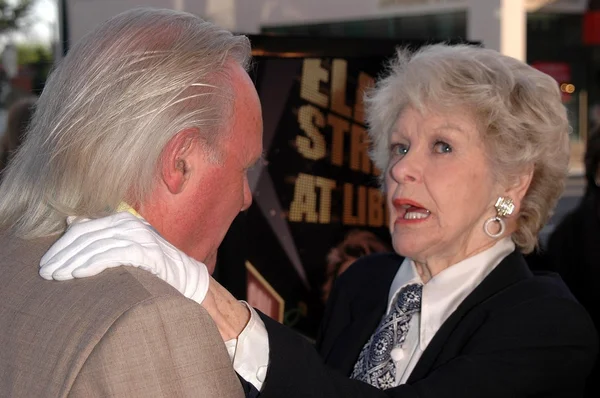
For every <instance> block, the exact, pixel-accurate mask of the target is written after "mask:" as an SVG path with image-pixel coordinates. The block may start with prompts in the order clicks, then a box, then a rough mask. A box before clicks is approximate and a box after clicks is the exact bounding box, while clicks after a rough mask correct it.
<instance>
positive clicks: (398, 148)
mask: <svg viewBox="0 0 600 398" xmlns="http://www.w3.org/2000/svg"><path fill="white" fill-rule="evenodd" d="M407 153H408V145H405V144H393V145H392V156H404V155H406V154H407Z"/></svg>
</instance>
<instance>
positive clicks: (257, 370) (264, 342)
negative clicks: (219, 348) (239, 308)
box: [225, 301, 269, 391]
mask: <svg viewBox="0 0 600 398" xmlns="http://www.w3.org/2000/svg"><path fill="white" fill-rule="evenodd" d="M242 303H244V304H246V306H247V307H248V309H249V310H250V320H249V321H248V324H247V325H246V327H245V328H244V330H242V333H240V335H239V336H238V338H237V339H233V340H228V341H226V342H225V347H227V352H228V353H229V358H230V359H231V360H232V363H233V369H235V371H236V372H237V373H238V374H239V375H240V376H241V377H242V378H243V379H244V380H246V381H247V382H249V383H251V384H252V385H253V386H254V387H256V389H257V390H258V391H260V389H261V388H262V385H263V382H264V381H265V377H266V376H267V369H268V367H269V335H268V333H267V329H266V328H265V324H264V323H263V321H262V319H260V316H258V314H257V313H256V311H255V310H254V308H252V307H250V305H248V303H246V302H245V301H242Z"/></svg>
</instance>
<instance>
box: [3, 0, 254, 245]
mask: <svg viewBox="0 0 600 398" xmlns="http://www.w3.org/2000/svg"><path fill="white" fill-rule="evenodd" d="M249 57H250V46H249V42H248V39H247V38H245V37H243V36H234V35H232V34H231V33H230V32H228V31H226V30H223V29H220V28H219V27H217V26H215V25H213V24H212V23H209V22H205V21H203V20H201V19H200V18H198V17H196V16H194V15H191V14H187V13H182V12H176V11H172V10H156V9H135V10H131V11H128V12H125V13H123V14H120V15H118V16H116V17H114V18H112V19H110V20H108V21H107V22H105V23H104V24H102V25H101V26H99V27H98V28H96V29H95V30H94V31H92V32H91V33H89V34H88V35H87V36H85V37H84V38H83V39H82V40H81V41H80V42H79V43H77V44H76V45H75V46H73V47H72V49H71V50H70V52H69V53H68V54H67V56H66V57H65V58H64V59H63V60H62V62H61V63H60V64H59V65H58V67H57V68H56V69H55V70H54V71H53V72H52V73H51V75H50V77H49V79H48V81H47V83H46V86H45V89H44V92H43V93H42V95H41V97H40V99H39V102H38V104H37V109H36V112H35V114H34V117H33V120H32V123H31V126H30V128H29V130H28V133H27V137H26V140H25V142H24V143H23V146H22V149H21V150H20V152H19V153H18V154H17V156H15V158H14V159H13V162H12V164H11V166H10V167H9V168H8V170H7V172H6V175H5V179H4V182H3V183H2V186H1V187H0V229H2V230H5V229H10V230H12V231H13V233H15V234H16V235H18V236H21V237H25V238H35V237H40V236H45V235H50V234H54V233H58V232H61V231H62V230H64V228H65V218H66V216H69V215H78V216H86V217H97V216H102V215H103V214H106V213H109V212H112V211H114V210H115V209H116V207H117V206H118V205H119V203H120V202H121V201H128V202H130V203H140V202H142V201H143V200H144V198H145V197H146V196H147V195H148V193H149V191H150V190H151V189H152V186H153V183H154V181H155V179H156V170H157V164H158V161H159V158H160V155H161V151H162V150H163V148H164V147H165V145H166V144H167V142H168V141H169V140H170V139H171V138H172V137H173V136H175V135H176V134H177V133H178V132H180V131H182V130H184V129H189V128H194V129H197V130H198V134H199V135H200V139H201V141H202V142H204V143H205V145H206V147H207V150H208V151H210V150H211V148H212V149H214V150H215V153H216V149H215V145H216V143H217V142H218V141H219V138H220V136H221V135H223V134H226V131H224V129H222V128H220V126H222V125H223V122H224V120H226V119H227V118H228V117H229V114H230V113H231V112H232V101H233V100H232V98H233V91H232V90H233V89H232V87H231V86H230V85H229V84H228V74H229V71H230V67H228V64H229V62H230V61H233V62H237V63H239V64H240V65H242V66H243V67H244V68H245V67H246V66H247V64H248V62H249ZM216 157H218V156H217V155H216V154H215V158H216Z"/></svg>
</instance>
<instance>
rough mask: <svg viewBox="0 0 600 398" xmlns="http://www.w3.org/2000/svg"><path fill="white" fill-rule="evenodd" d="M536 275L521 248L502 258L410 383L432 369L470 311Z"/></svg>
mask: <svg viewBox="0 0 600 398" xmlns="http://www.w3.org/2000/svg"><path fill="white" fill-rule="evenodd" d="M532 275H533V274H532V273H531V271H530V270H529V268H528V266H527V263H526V262H525V259H524V258H523V256H522V255H521V254H520V253H519V252H517V251H514V252H512V253H511V254H509V255H508V256H507V257H506V258H505V259H504V260H502V261H501V262H500V264H498V266H497V267H496V268H495V269H494V270H493V271H492V272H491V273H490V274H489V275H488V276H487V277H486V278H485V279H484V280H483V281H482V282H481V283H480V284H479V286H477V287H476V288H475V290H474V291H473V292H472V293H471V294H470V295H468V296H467V298H465V300H464V301H463V302H462V303H461V304H460V305H459V306H458V308H457V309H456V310H455V311H454V312H453V313H452V315H450V317H449V318H448V319H447V320H446V322H444V324H443V325H442V326H441V327H440V329H439V330H438V332H437V333H436V334H435V336H434V337H433V339H432V340H431V342H430V343H429V345H428V346H427V348H426V349H425V351H424V352H423V355H422V356H421V358H420V359H419V361H418V362H417V365H416V366H415V368H414V370H413V371H412V373H411V375H410V377H409V378H408V380H407V383H409V384H410V383H413V382H415V381H417V380H420V379H422V378H424V377H425V376H426V375H427V374H428V373H429V372H430V371H431V368H432V367H433V366H434V364H435V361H436V360H437V358H438V357H439V355H440V353H441V352H442V349H443V348H444V345H445V343H446V341H447V340H448V338H449V337H450V336H451V334H452V332H453V331H454V330H455V329H456V327H457V325H458V324H459V323H460V321H461V320H462V319H463V318H464V317H465V315H466V314H467V313H468V312H469V311H471V310H472V309H473V308H474V307H476V306H478V305H479V304H481V303H482V302H484V301H485V300H487V299H489V298H490V297H492V296H494V295H495V294H497V293H498V292H500V291H502V290H504V289H506V288H507V287H508V286H510V285H512V284H514V283H516V282H518V281H520V280H523V279H526V278H530V277H531V276H532Z"/></svg>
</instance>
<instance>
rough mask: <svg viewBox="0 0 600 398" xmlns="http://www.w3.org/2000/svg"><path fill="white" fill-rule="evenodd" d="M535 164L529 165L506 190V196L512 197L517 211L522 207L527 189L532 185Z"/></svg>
mask: <svg viewBox="0 0 600 398" xmlns="http://www.w3.org/2000/svg"><path fill="white" fill-rule="evenodd" d="M533 171H534V167H533V165H530V166H528V167H527V168H526V169H525V170H524V171H523V173H521V175H519V176H518V177H517V178H516V180H514V181H513V184H512V185H510V186H509V187H508V189H507V191H506V196H508V197H510V198H511V199H512V200H513V202H514V203H515V210H516V213H518V212H519V210H520V208H521V201H522V200H523V198H524V197H525V194H527V190H528V189H529V186H530V185H531V180H532V178H533Z"/></svg>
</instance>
